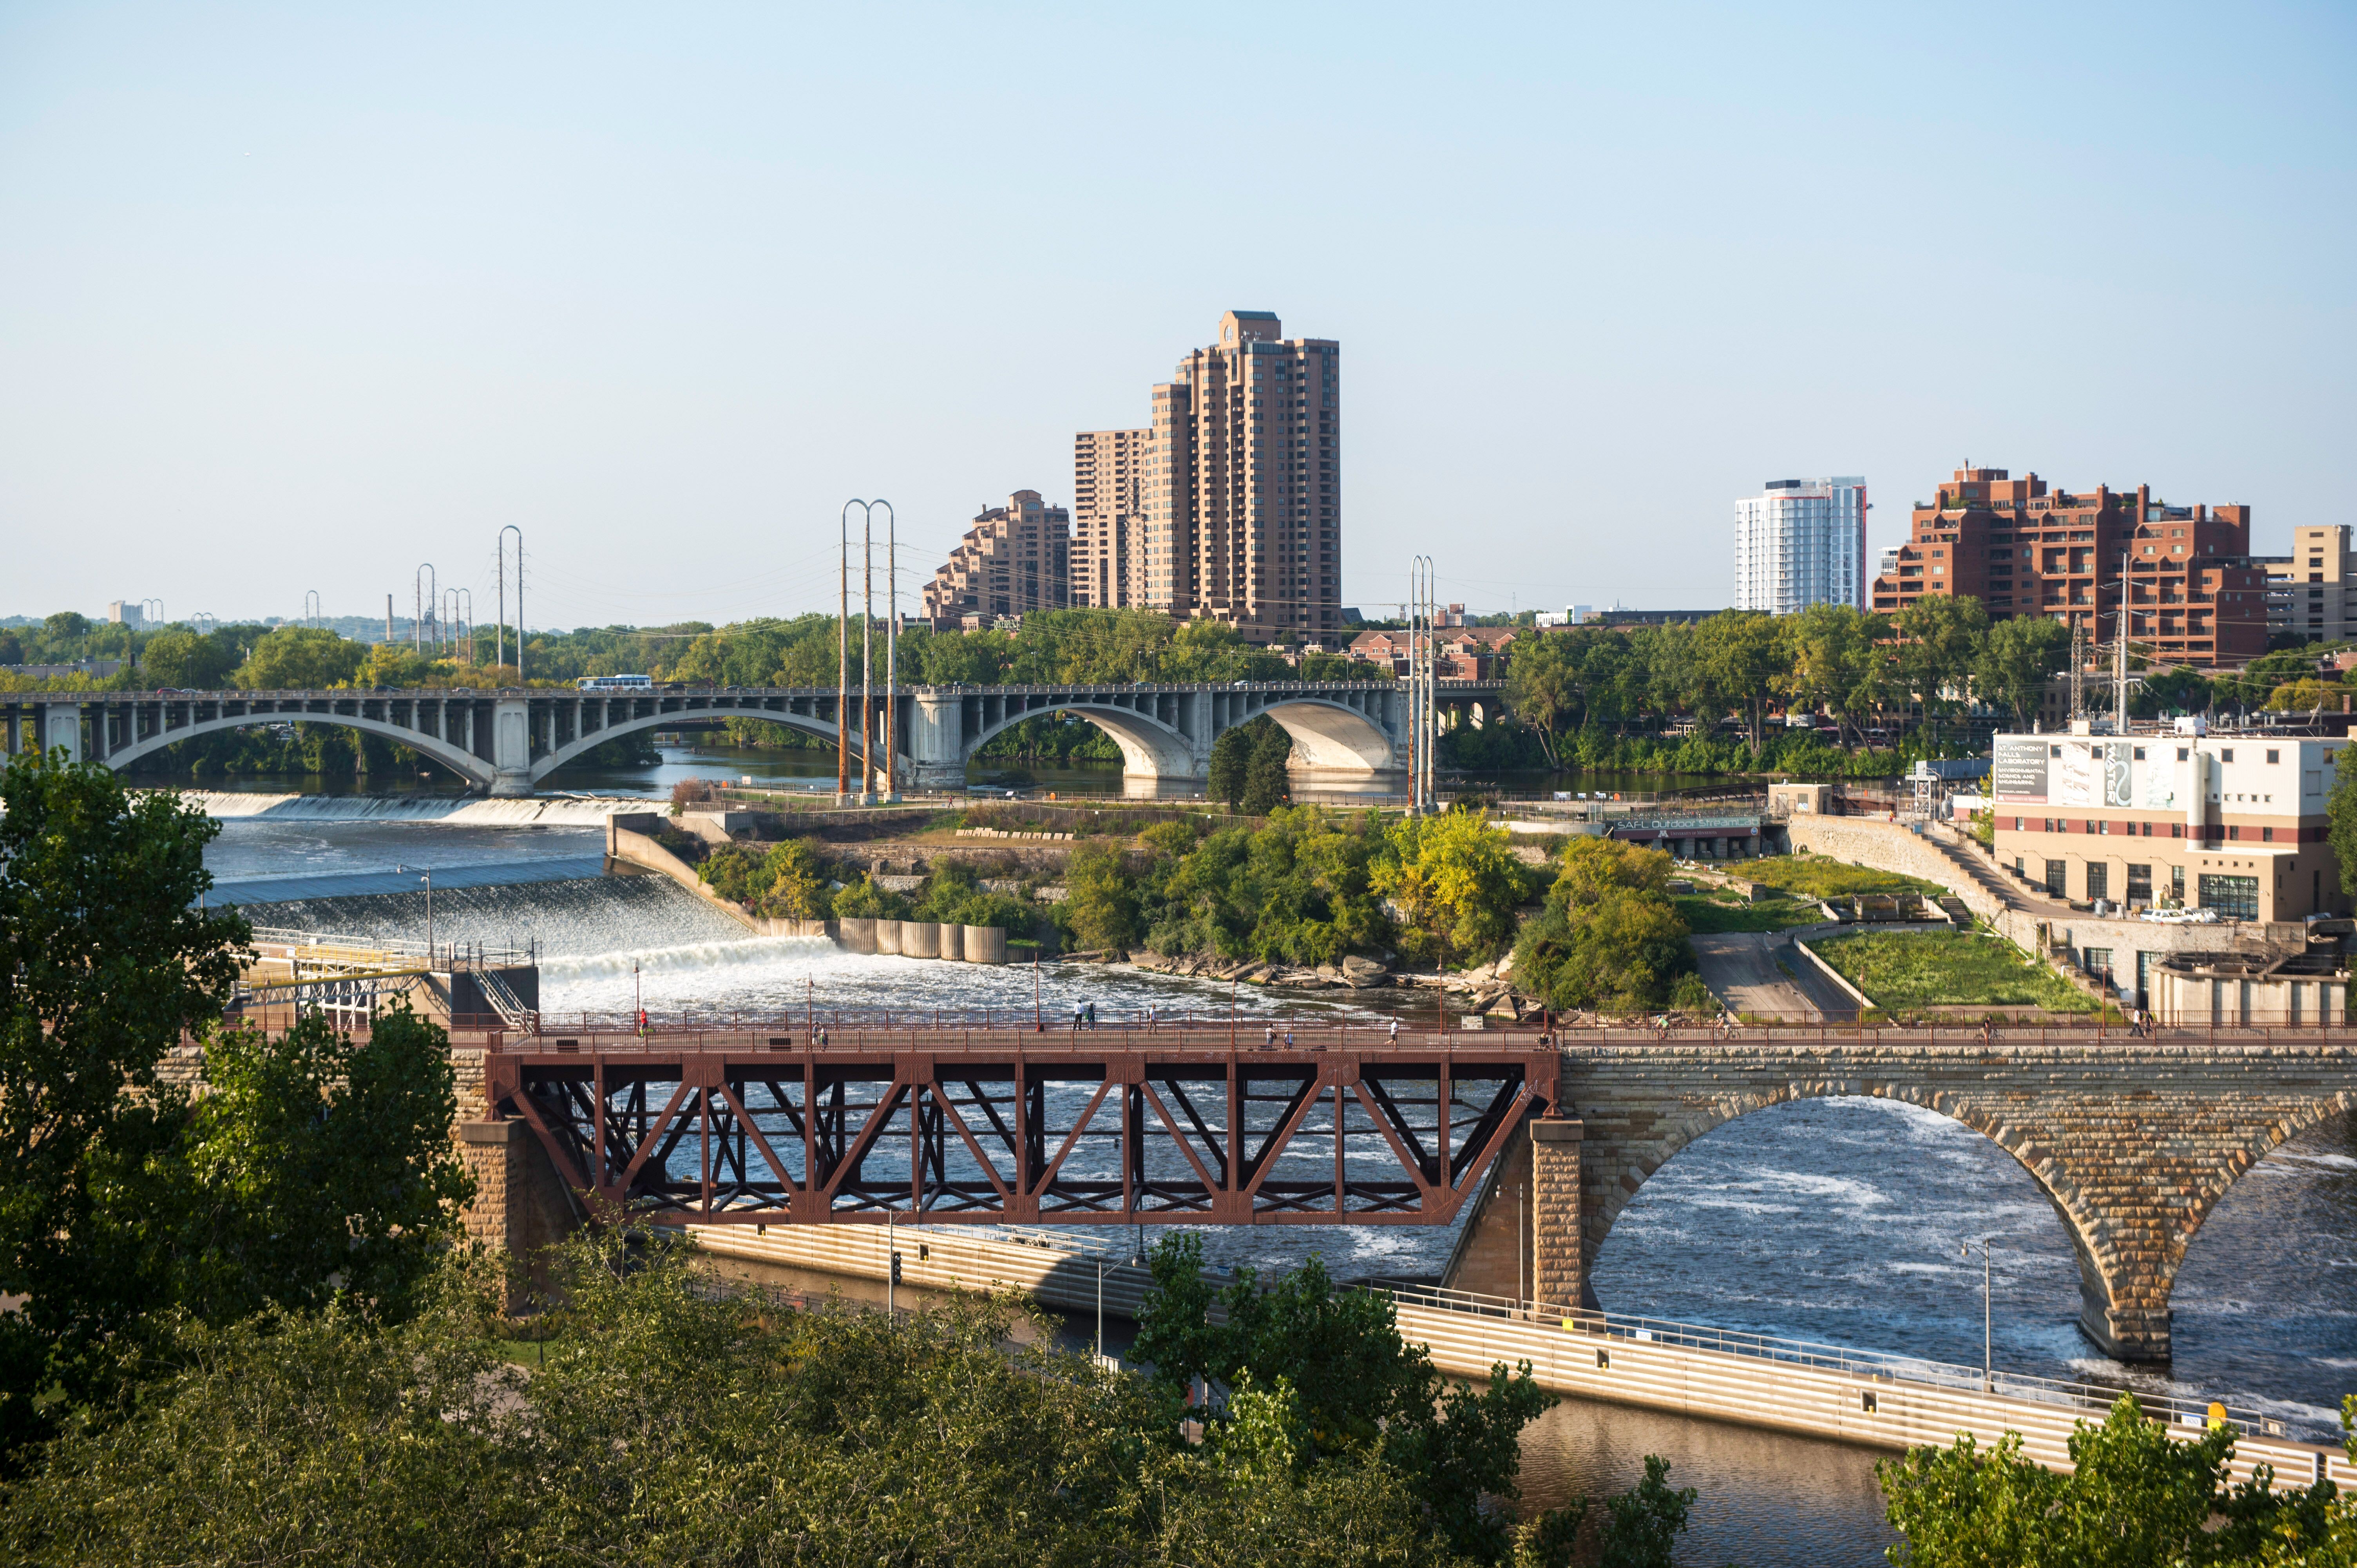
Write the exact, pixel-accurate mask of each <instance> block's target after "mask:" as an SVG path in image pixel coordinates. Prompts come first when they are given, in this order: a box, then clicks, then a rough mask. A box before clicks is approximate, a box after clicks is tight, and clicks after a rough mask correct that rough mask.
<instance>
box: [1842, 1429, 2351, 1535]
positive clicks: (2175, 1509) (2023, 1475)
mask: <svg viewBox="0 0 2357 1568" xmlns="http://www.w3.org/2000/svg"><path fill="white" fill-rule="evenodd" d="M2238 1435H2239V1433H2238V1430H2237V1429H2236V1428H2235V1427H2233V1425H2231V1424H2229V1423H2220V1424H2219V1425H2217V1426H2215V1427H2212V1428H2211V1429H2210V1430H2208V1431H2206V1432H2204V1433H2203V1434H2202V1435H2201V1438H2200V1439H2199V1440H2198V1441H2196V1442H2191V1443H2183V1442H2179V1441H2177V1440H2176V1439H2174V1438H2172V1437H2170V1435H2169V1431H2168V1429H2167V1428H2166V1427H2165V1426H2163V1425H2161V1424H2160V1423H2157V1422H2155V1421H2152V1420H2151V1419H2149V1418H2148V1417H2147V1416H2146V1415H2145V1413H2144V1412H2143V1411H2142V1410H2140V1409H2139V1408H2138V1407H2137V1405H2136V1396H2135V1395H2133V1394H2126V1393H2123V1394H2122V1395H2121V1396H2120V1397H2119V1401H2118V1402H2116V1403H2115V1404H2114V1405H2113V1406H2112V1409H2111V1413H2110V1414H2109V1415H2107V1416H2106V1417H2104V1422H2103V1424H2102V1425H2100V1426H2092V1425H2090V1424H2088V1423H2086V1422H2080V1423H2077V1426H2076V1428H2075V1430H2074V1431H2073V1432H2072V1435H2071V1463H2072V1474H2071V1475H2069V1476H2061V1475H2058V1474H2056V1473H2055V1472H2053V1471H2050V1470H2048V1469H2045V1468H2043V1467H2041V1466H2038V1465H2036V1464H2033V1463H2031V1462H2030V1461H2029V1460H2028V1459H2026V1458H2024V1457H2023V1456H2022V1453H2021V1438H2020V1434H2018V1433H2008V1434H2006V1436H2005V1438H2004V1440H2003V1441H2002V1442H2000V1443H1998V1444H1997V1445H1996V1447H1995V1448H1993V1449H1990V1450H1988V1451H1986V1453H1984V1452H1983V1451H1982V1450H1981V1449H1980V1448H1979V1447H1978V1445H1977V1444H1975V1443H1974V1441H1973V1439H1972V1438H1971V1437H1970V1436H1960V1437H1959V1438H1958V1439H1957V1440H1956V1442H1955V1444H1954V1445H1953V1446H1952V1447H1949V1448H1944V1449H1942V1448H1915V1449H1910V1450H1909V1451H1908V1453H1907V1455H1906V1456H1905V1457H1904V1458H1900V1459H1885V1460H1883V1461H1881V1462H1880V1463H1879V1464H1878V1465H1877V1466H1875V1473H1876V1475H1877V1476H1878V1477H1879V1478H1880V1480H1881V1482H1882V1490H1883V1496H1884V1497H1885V1498H1887V1499H1888V1503H1889V1519H1890V1523H1891V1527H1892V1528H1893V1529H1895V1530H1898V1531H1899V1532H1900V1534H1901V1535H1903V1536H1905V1537H1906V1540H1907V1559H1906V1560H1907V1561H1908V1562H1909V1563H1912V1564H1915V1565H1917V1568H1983V1565H1984V1564H1989V1565H1993V1564H1997V1563H2007V1564H2020V1565H2022V1568H2065V1565H2069V1568H2179V1564H2183V1565H2187V1568H2197V1565H2200V1564H2204V1563H2259V1562H2261V1561H2263V1560H2264V1561H2268V1562H2283V1563H2291V1562H2300V1561H2306V1562H2309V1563H2328V1562H2331V1561H2334V1559H2332V1558H2330V1557H2328V1556H2318V1555H2315V1554H2313V1553H2309V1554H2307V1555H2305V1556H2286V1555H2283V1552H2284V1551H2285V1550H2286V1549H2287V1547H2288V1546H2290V1545H2291V1544H2293V1543H2300V1544H2303V1545H2306V1544H2313V1545H2315V1546H2317V1547H2319V1548H2321V1549H2325V1550H2330V1542H2331V1541H2332V1540H2333V1538H2334V1535H2335V1532H2336V1530H2338V1531H2339V1540H2340V1541H2341V1546H2342V1547H2343V1548H2344V1549H2345V1548H2346V1547H2348V1546H2349V1545H2351V1544H2357V1531H2352V1530H2351V1529H2350V1528H2349V1527H2350V1526H2351V1525H2352V1523H2357V1520H2352V1518H2351V1516H2350V1514H2349V1511H2348V1509H2347V1507H2346V1505H2345V1504H2341V1505H2340V1506H2339V1507H2337V1508H2336V1506H2335V1494H2334V1488H2333V1487H2332V1484H2331V1483H2330V1482H2329V1481H2328V1482H2319V1483H2318V1484H2317V1486H2315V1487H2312V1488H2310V1489H2309V1490H2307V1491H2294V1492H2287V1493H2283V1494H2277V1493H2276V1492H2275V1491H2274V1490H2273V1489H2272V1487H2271V1479H2272V1477H2271V1474H2270V1472H2269V1471H2268V1470H2267V1467H2266V1466H2260V1474H2259V1475H2258V1477H2257V1478H2256V1479H2255V1480H2253V1481H2249V1482H2245V1483H2242V1484H2240V1485H2236V1486H2232V1487H2230V1486H2228V1485H2227V1483H2226V1462H2227V1460H2228V1458H2229V1457H2230V1456H2231V1455H2232V1454H2233V1447H2234V1440H2235V1438H2236V1437H2237V1436H2238ZM2352 1443H2357V1440H2352ZM2336 1515H2337V1518H2336Z"/></svg>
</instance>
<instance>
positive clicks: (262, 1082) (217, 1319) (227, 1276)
mask: <svg viewBox="0 0 2357 1568" xmlns="http://www.w3.org/2000/svg"><path fill="white" fill-rule="evenodd" d="M205 1082H206V1085H207V1087H208V1090H209V1092H207V1093H206V1094H204V1095H202V1096H200V1097H199V1098H197V1099H196V1100H194V1101H187V1100H185V1099H182V1098H178V1097H167V1098H166V1099H165V1101H164V1105H165V1107H166V1108H167V1112H168V1115H167V1117H166V1118H165V1120H167V1122H169V1123H170V1124H171V1126H172V1132H173V1137H172V1140H171V1142H170V1143H169V1144H166V1145H164V1146H163V1147H161V1148H158V1149H155V1150H153V1151H152V1152H150V1153H148V1154H147V1155H146V1157H145V1159H144V1160H143V1161H141V1162H139V1163H138V1164H136V1165H133V1164H131V1163H130V1162H129V1161H128V1160H124V1159H118V1158H116V1157H114V1156H115V1151H113V1150H112V1149H104V1150H102V1151H101V1157H100V1160H99V1162H98V1169H99V1175H98V1176H97V1179H96V1180H95V1181H94V1183H93V1185H94V1187H96V1191H97V1203H96V1206H95V1229H96V1230H97V1232H98V1236H99V1239H100V1243H101V1245H102V1247H106V1248H109V1249H111V1250H114V1251H116V1252H117V1257H116V1259H115V1262H116V1264H117V1272H118V1273H120V1274H122V1275H124V1276H125V1277H134V1278H136V1279H137V1280H139V1281H140V1282H141V1283H142V1285H143V1287H144V1289H143V1294H144V1296H145V1299H144V1300H143V1301H141V1302H139V1303H137V1304H136V1305H143V1306H145V1309H146V1310H148V1311H151V1312H153V1311H156V1310H158V1309H160V1308H162V1307H164V1306H167V1305H168V1306H169V1307H170V1308H172V1309H176V1310H178V1311H179V1312H182V1313H185V1314H188V1315H189V1316H194V1317H198V1318H200V1319H202V1320H204V1321H207V1322H210V1323H217V1324H218V1323H230V1322H234V1321H236V1320H237V1319H239V1318H242V1317H245V1316H252V1315H253V1314H255V1313H258V1312H262V1311H264V1310H265V1309H267V1308H270V1307H274V1306H276V1307H286V1308H291V1309H316V1308H317V1307H320V1306H323V1305H326V1304H327V1303H328V1301H329V1300H331V1299H333V1298H335V1297H338V1296H339V1295H349V1296H350V1297H351V1298H352V1299H354V1300H355V1301H357V1302H359V1303H361V1304H363V1305H364V1306H365V1308H366V1310H369V1311H371V1312H376V1313H381V1314H385V1315H390V1316H407V1315H408V1314H410V1313H411V1312H412V1311H414V1309H415V1307H416V1305H417V1304H418V1299H419V1294H420V1292H421V1291H422V1290H423V1289H424V1287H425V1283H426V1282H427V1281H428V1279H429V1278H430V1277H431V1276H432V1274H433V1273H434V1272H435V1270H436V1267H437V1266H438V1263H439V1262H440V1256H441V1253H442V1251H443V1249H444V1248H445V1247H446V1246H447V1244H448V1243H449V1241H450V1240H451V1238H452V1237H453V1236H455V1235H456V1234H457V1227H458V1216H459V1213H460V1211H461V1209H462V1208H464V1206H465V1204H466V1201H467V1198H468V1195H469V1193H470V1192H471V1190H472V1185H473V1184H472V1181H471V1179H470V1178H469V1177H468V1174H467V1171H466V1168H465V1167H464V1166H463V1165H461V1164H460V1163H459V1161H458V1158H457V1151H456V1150H455V1149H454V1148H453V1147H452V1145H451V1143H450V1125H451V1122H453V1120H455V1118H456V1117H457V1093H456V1089H455V1086H454V1083H453V1079H452V1074H451V1068H450V1041H449V1036H447V1034H445V1033H444V1032H443V1030H442V1029H441V1028H440V1027H439V1026H436V1025H435V1024H433V1023H431V1022H429V1021H427V1020H425V1019H423V1018H420V1017H418V1016H417V1015H416V1014H414V1012H412V1011H410V1010H409V1008H408V1007H407V1005H406V1004H396V1005H395V1006H394V1007H393V1010H391V1011H390V1012H388V1013H385V1014H382V1015H380V1016H379V1017H378V1018H377V1019H376V1020H375V1022H374V1025H373V1026H372V1028H371V1033H370V1036H369V1037H368V1039H367V1040H366V1041H365V1042H363V1043H355V1042H354V1041H353V1040H352V1038H351V1037H350V1036H345V1035H341V1034H339V1033H338V1032H337V1031H336V1029H335V1027H334V1026H332V1025H331V1024H330V1023H329V1022H328V1020H327V1019H326V1018H325V1017H324V1016H322V1015H317V1014H314V1015H310V1016H307V1017H306V1018H303V1019H302V1020H300V1021H299V1022H297V1023H296V1026H294V1027H293V1028H291V1029H288V1030H286V1031H285V1032H283V1033H282V1034H279V1035H276V1036H269V1035H264V1033H262V1032H261V1031H258V1030H253V1029H237V1030H230V1031H226V1032H223V1033H221V1034H218V1035H216V1036H214V1037H213V1039H212V1040H211V1042H210V1044H209V1045H208V1046H207V1047H206V1050H205Z"/></svg>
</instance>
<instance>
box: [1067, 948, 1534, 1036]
mask: <svg viewBox="0 0 2357 1568" xmlns="http://www.w3.org/2000/svg"><path fill="white" fill-rule="evenodd" d="M1062 957H1063V961H1065V962H1067V963H1103V964H1119V965H1122V966H1124V967H1126V968H1129V969H1134V970H1137V971H1139V972H1143V973H1146V974H1168V975H1174V976H1177V977H1179V978H1181V979H1189V980H1214V981H1217V980H1224V981H1231V982H1234V983H1241V984H1244V985H1258V986H1262V987H1265V988H1267V989H1271V990H1282V991H1381V990H1384V989H1387V988H1397V989H1401V990H1424V991H1432V990H1439V991H1442V992H1444V993H1448V994H1451V995H1454V996H1458V997H1462V998H1463V1001H1462V1002H1461V1003H1459V1004H1457V1005H1459V1006H1461V1007H1462V1009H1463V1010H1464V1011H1465V1012H1467V1013H1472V1014H1480V1015H1486V1016H1491V1017H1498V1018H1507V1019H1512V1020H1514V1021H1515V1022H1518V1023H1520V1022H1529V1021H1531V1020H1534V1019H1536V1018H1539V1017H1541V1016H1543V1015H1544V1006H1543V1004H1540V1003H1539V1002H1537V1001H1536V1000H1534V998H1531V997H1527V996H1524V995H1523V994H1522V993H1519V992H1517V991H1516V990H1515V989H1514V988H1513V985H1512V982H1511V981H1509V980H1508V979H1507V975H1508V974H1509V973H1510V972H1512V969H1513V966H1514V961H1513V958H1512V955H1511V954H1509V955H1508V956H1506V957H1504V958H1501V959H1500V960H1498V961H1496V962H1495V963H1487V964H1481V965H1480V966H1478V967H1476V968H1473V969H1468V970H1459V971H1457V972H1453V973H1449V974H1446V975H1437V974H1431V973H1425V972H1412V971H1405V970H1394V969H1393V968H1391V967H1390V966H1389V965H1387V964H1383V963H1379V962H1377V961H1375V960H1373V959H1371V958H1361V957H1358V956H1357V955H1355V954H1353V955H1352V956H1351V957H1349V958H1346V959H1344V960H1342V961H1340V963H1329V964H1318V965H1316V966H1314V967H1312V966H1302V965H1294V964H1282V963H1264V962H1262V961H1259V960H1257V959H1229V958H1223V957H1222V956H1221V955H1219V954H1217V953H1177V954H1171V953H1158V952H1152V951H1147V950H1138V951H1135V952H1120V951H1111V952H1072V953H1066V954H1064V955H1062Z"/></svg>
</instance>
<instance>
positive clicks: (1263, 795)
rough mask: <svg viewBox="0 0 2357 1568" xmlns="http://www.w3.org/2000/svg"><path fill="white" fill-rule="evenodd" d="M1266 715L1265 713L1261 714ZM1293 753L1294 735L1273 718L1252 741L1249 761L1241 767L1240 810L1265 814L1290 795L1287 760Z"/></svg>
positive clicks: (1246, 813)
mask: <svg viewBox="0 0 2357 1568" xmlns="http://www.w3.org/2000/svg"><path fill="white" fill-rule="evenodd" d="M1264 716H1265V715H1264ZM1292 756H1293V736H1290V735H1288V734H1286V730H1285V726H1283V725H1279V724H1277V723H1276V722H1275V720H1273V719H1272V720H1268V721H1267V727H1266V728H1265V729H1264V730H1262V731H1261V732H1260V733H1259V736H1258V737H1257V738H1255V739H1254V742H1253V749H1252V760H1251V762H1249V763H1248V764H1246V765H1245V768H1244V795H1243V811H1244V814H1245V815H1246V816H1253V817H1265V816H1266V815H1268V813H1269V812H1271V811H1275V810H1276V809H1277V808H1278V807H1279V806H1282V805H1284V804H1285V803H1286V801H1287V800H1290V799H1291V798H1292V790H1293V780H1292V779H1291V777H1290V776H1289V775H1288V774H1287V773H1286V761H1287V760H1288V759H1289V758H1290V757H1292Z"/></svg>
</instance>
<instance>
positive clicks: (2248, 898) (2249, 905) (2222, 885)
mask: <svg viewBox="0 0 2357 1568" xmlns="http://www.w3.org/2000/svg"><path fill="white" fill-rule="evenodd" d="M2201 907H2202V908H2205V909H2215V910H2217V911H2218V913H2219V914H2221V915H2222V916H2224V917H2225V918H2227V919H2230V920H2255V919H2257V918H2259V879H2258V878H2257V877H2255V876H2216V875H2212V874H2210V873H2209V872H2206V871H2205V872H2203V873H2202V874H2201Z"/></svg>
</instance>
